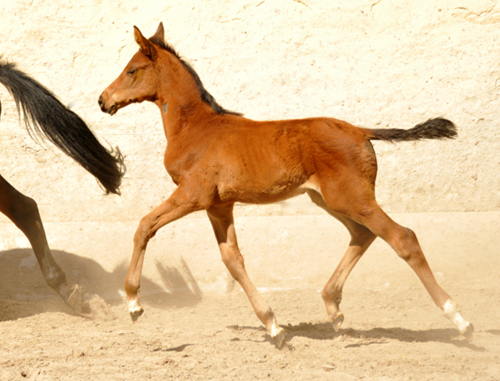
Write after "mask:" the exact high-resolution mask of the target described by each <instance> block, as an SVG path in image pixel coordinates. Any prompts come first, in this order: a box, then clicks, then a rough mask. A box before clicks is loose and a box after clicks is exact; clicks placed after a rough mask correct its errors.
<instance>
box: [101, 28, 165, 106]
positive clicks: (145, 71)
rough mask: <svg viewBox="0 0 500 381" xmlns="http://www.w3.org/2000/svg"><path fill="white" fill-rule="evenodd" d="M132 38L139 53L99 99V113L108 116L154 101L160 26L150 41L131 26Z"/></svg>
mask: <svg viewBox="0 0 500 381" xmlns="http://www.w3.org/2000/svg"><path fill="white" fill-rule="evenodd" d="M134 38H135V41H136V42H137V44H138V45H139V51H138V52H137V53H135V54H134V56H133V57H132V59H131V60H130V61H129V63H128V64H127V66H125V69H123V71H122V73H121V74H120V75H119V76H118V78H116V79H115V81H114V82H113V83H112V84H111V85H109V86H108V87H107V88H106V90H104V91H103V93H102V94H101V96H100V97H99V106H100V107H101V110H102V111H103V112H107V113H109V114H110V115H113V114H115V113H116V112H117V111H118V110H119V109H120V108H122V107H125V106H127V105H129V104H131V103H136V102H142V101H152V102H154V101H155V100H156V96H157V95H156V94H157V92H158V83H159V78H158V71H157V70H155V68H156V58H157V56H158V46H155V44H157V45H160V44H161V43H164V30H163V24H162V23H160V25H159V26H158V29H157V30H156V33H155V34H154V35H153V36H152V37H151V38H149V39H147V38H145V37H144V36H143V35H142V33H141V31H140V30H139V29H138V28H137V27H135V26H134Z"/></svg>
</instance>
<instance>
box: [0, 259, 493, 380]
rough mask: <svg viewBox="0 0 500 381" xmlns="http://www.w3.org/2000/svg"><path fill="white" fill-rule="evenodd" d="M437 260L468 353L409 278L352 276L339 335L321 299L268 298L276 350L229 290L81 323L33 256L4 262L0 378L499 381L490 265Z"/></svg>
mask: <svg viewBox="0 0 500 381" xmlns="http://www.w3.org/2000/svg"><path fill="white" fill-rule="evenodd" d="M55 255H56V257H57V256H58V253H55ZM443 255H444V256H446V255H448V256H449V258H447V257H443V258H441V259H442V261H443V262H446V261H449V263H450V266H449V268H451V269H453V270H454V271H453V272H452V271H449V272H446V273H445V274H444V275H443V274H441V273H440V272H438V273H437V277H438V279H440V281H441V283H442V285H443V286H444V287H445V289H447V291H448V292H450V293H451V294H452V295H454V296H455V299H456V300H457V301H459V302H460V303H461V304H462V310H463V312H464V315H465V316H466V318H468V319H470V320H471V321H472V322H473V323H474V324H475V327H476V332H475V337H474V341H473V342H472V343H469V342H467V341H466V340H465V339H463V338H462V337H460V336H458V334H457V332H456V331H455V330H454V328H453V327H452V326H451V324H450V323H449V322H448V321H447V320H446V319H445V318H444V317H442V316H441V314H440V312H439V311H438V309H437V308H435V307H434V305H433V304H432V302H431V300H430V298H429V296H428V295H427V293H426V292H425V290H424V289H423V287H422V286H421V285H420V284H419V283H418V282H417V281H415V279H414V278H416V277H415V276H414V275H413V274H411V272H409V271H392V270H390V271H387V272H385V273H384V272H383V271H379V270H378V269H375V270H376V271H374V272H373V274H371V275H363V276H355V275H354V274H355V273H356V269H355V271H354V273H353V276H352V278H351V279H349V281H348V283H347V285H346V288H345V292H344V301H343V304H342V309H343V312H344V314H345V315H346V320H345V322H344V325H343V327H342V329H341V330H340V332H339V333H338V334H336V333H334V332H333V330H332V328H331V326H330V324H328V323H327V319H326V314H325V312H324V307H323V304H322V301H321V297H320V295H319V293H318V290H317V289H294V290H274V291H268V292H265V294H264V296H265V299H266V300H267V301H268V303H269V305H270V306H272V308H273V310H274V311H275V313H276V315H277V318H278V322H279V323H280V324H281V325H282V326H283V327H284V328H286V330H287V331H288V343H287V345H286V346H285V347H284V348H283V349H281V350H278V349H277V348H275V347H274V345H273V344H272V343H271V342H270V340H269V338H268V337H267V335H266V332H265V330H264V328H263V327H262V326H261V325H260V322H259V321H258V320H257V318H256V317H255V315H254V313H253V311H252V309H251V307H250V304H249V303H248V301H247V299H246V296H245V295H244V294H243V293H242V292H241V291H240V290H238V289H237V288H235V289H234V290H233V291H231V292H229V293H228V294H227V295H222V294H207V293H205V294H202V293H201V292H197V293H194V292H191V291H189V289H187V288H186V289H185V290H179V292H177V293H175V294H157V295H149V296H146V297H144V298H143V301H144V305H145V307H146V312H145V314H144V315H143V316H142V318H141V319H140V320H139V321H138V322H137V323H136V324H132V323H131V321H130V319H129V317H128V313H127V311H126V306H125V303H124V302H123V301H122V300H121V299H119V298H117V299H114V300H108V303H104V302H99V300H98V299H96V300H95V302H94V303H93V308H94V313H93V316H92V318H84V317H80V316H76V315H75V314H73V313H72V312H71V311H70V310H69V309H68V308H67V307H66V306H65V305H64V304H63V303H62V302H61V301H60V300H59V299H58V298H57V297H55V296H54V294H53V293H52V291H51V290H50V289H49V288H48V287H47V286H45V285H44V283H43V280H42V278H41V275H40V274H39V271H38V270H37V269H36V268H31V267H30V266H24V267H23V265H22V264H23V261H24V263H26V262H28V261H31V258H30V253H29V250H18V251H12V252H11V253H3V255H2V264H3V266H2V268H1V274H0V275H1V276H0V379H1V380H22V379H29V380H89V379H92V380H145V379H161V380H165V379H178V380H188V379H190V380H208V379H214V380H229V379H230V380H254V379H270V380H313V379H314V380H323V379H324V380H358V379H364V380H499V379H500V320H499V317H500V306H499V304H498V295H500V284H499V282H498V274H497V272H496V271H495V269H497V268H498V260H496V262H495V259H493V262H492V261H491V260H490V261H486V260H477V261H476V263H475V265H473V266H468V270H467V272H464V271H455V270H456V268H455V267H456V266H455V265H453V261H452V259H453V258H452V255H453V254H452V253H450V254H443ZM392 260H393V261H396V262H397V261H398V259H397V258H392ZM12 266H15V267H12ZM405 266H406V265H405ZM12 268H15V269H18V268H21V272H20V273H17V274H16V273H15V272H13V271H12ZM81 281H82V282H83V281H84V279H81ZM117 282H118V281H117ZM318 286H319V287H321V286H320V285H319V284H318Z"/></svg>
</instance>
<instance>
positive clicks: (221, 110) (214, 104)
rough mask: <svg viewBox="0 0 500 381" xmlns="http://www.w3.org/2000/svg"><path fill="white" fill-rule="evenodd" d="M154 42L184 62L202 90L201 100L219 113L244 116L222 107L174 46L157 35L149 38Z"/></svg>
mask: <svg viewBox="0 0 500 381" xmlns="http://www.w3.org/2000/svg"><path fill="white" fill-rule="evenodd" d="M149 41H151V42H152V43H153V44H155V45H158V46H159V47H160V48H162V49H165V50H166V51H167V52H169V53H172V54H173V55H174V56H175V57H177V59H178V60H179V61H180V62H181V63H182V65H183V66H184V67H185V68H186V69H187V71H188V72H189V74H191V76H192V77H193V79H194V81H195V82H196V85H197V86H198V90H199V92H200V96H201V100H202V101H203V102H205V103H207V104H209V105H210V107H212V109H213V110H214V111H215V112H216V113H217V114H222V115H224V114H229V115H236V116H242V115H243V114H241V113H239V112H235V111H229V110H226V109H225V108H224V107H222V106H221V105H220V104H218V103H217V101H216V100H215V98H214V97H213V96H212V94H210V93H209V92H208V91H207V89H205V87H204V86H203V83H202V82H201V79H200V77H199V75H198V73H196V71H195V70H194V69H193V67H192V66H191V65H190V64H188V63H187V62H186V61H184V60H183V59H182V58H181V56H180V55H179V53H177V52H176V51H175V49H174V47H173V46H172V45H170V44H168V43H166V42H165V41H163V40H162V39H160V38H156V37H155V36H153V37H151V38H150V39H149Z"/></svg>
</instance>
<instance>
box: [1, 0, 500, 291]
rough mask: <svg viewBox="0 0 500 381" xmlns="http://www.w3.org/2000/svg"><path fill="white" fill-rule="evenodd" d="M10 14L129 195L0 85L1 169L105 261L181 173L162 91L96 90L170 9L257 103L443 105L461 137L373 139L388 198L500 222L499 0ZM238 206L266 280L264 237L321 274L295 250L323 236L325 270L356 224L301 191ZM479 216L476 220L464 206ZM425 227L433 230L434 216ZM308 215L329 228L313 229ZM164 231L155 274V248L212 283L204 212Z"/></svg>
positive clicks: (16, 0)
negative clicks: (34, 136) (139, 94)
mask: <svg viewBox="0 0 500 381" xmlns="http://www.w3.org/2000/svg"><path fill="white" fill-rule="evenodd" d="M0 20H1V21H2V25H1V28H0V47H1V49H0V54H3V56H4V59H7V60H9V61H13V62H16V63H17V64H18V66H19V67H20V68H21V69H23V70H24V71H26V72H27V73H29V74H30V75H32V76H33V77H35V78H36V79H38V80H39V81H40V82H42V83H43V84H45V85H46V86H47V87H49V88H50V89H52V90H53V91H54V92H55V93H56V94H57V95H58V96H59V98H60V99H61V100H62V101H63V102H65V103H66V104H68V105H70V106H71V108H72V109H73V110H74V111H75V112H77V113H78V114H79V115H80V116H82V117H83V118H84V119H85V120H86V121H87V122H88V123H89V124H90V125H91V126H92V128H93V130H94V131H95V132H96V133H97V134H98V136H99V137H100V138H101V139H102V140H103V141H106V142H109V144H111V145H113V146H115V145H118V146H119V147H120V149H121V150H122V152H123V153H124V154H125V155H126V163H127V166H128V172H127V175H126V178H125V179H124V183H123V187H122V196H121V197H115V196H104V195H103V193H102V191H101V190H100V189H99V187H98V186H97V184H96V182H95V180H94V179H93V178H91V176H90V175H88V174H87V173H86V172H85V171H84V170H83V169H81V168H80V167H78V166H76V165H75V164H74V163H72V162H71V161H70V160H69V159H67V158H65V157H64V156H63V155H62V154H61V153H60V152H58V151H57V150H56V149H55V148H53V147H40V146H39V145H37V144H36V143H34V142H33V141H32V140H31V139H30V138H29V136H28V135H27V133H26V132H25V130H24V128H23V127H22V126H21V124H20V123H19V119H18V115H17V112H16V110H15V106H14V104H13V101H12V98H11V97H10V96H9V95H8V93H7V92H6V91H5V89H4V88H0V99H1V100H2V105H3V110H4V111H3V115H2V119H1V122H0V150H1V154H0V173H1V174H2V175H3V176H4V177H6V178H7V179H8V180H9V181H10V182H11V183H12V184H13V185H15V186H16V187H17V188H18V189H19V190H20V191H22V192H24V193H26V194H28V195H30V196H32V197H33V198H35V199H36V200H37V201H38V203H39V207H40V210H41V213H42V216H43V219H44V221H45V223H46V227H47V233H48V235H49V241H50V242H51V246H52V247H53V248H54V249H59V250H66V251H69V252H72V253H75V254H77V255H80V256H84V257H88V258H92V260H94V261H96V262H97V263H99V264H100V265H102V266H103V267H104V268H105V269H106V270H107V271H112V270H113V269H114V268H116V266H117V263H121V262H127V261H128V258H129V255H130V250H131V241H132V235H133V231H134V229H135V226H136V225H137V222H138V220H139V219H140V217H141V216H143V215H144V214H146V213H147V212H148V211H149V210H151V208H152V207H153V206H155V205H157V204H158V203H160V202H161V200H163V199H164V198H165V197H167V196H168V195H169V193H170V192H171V191H172V190H173V189H174V185H173V184H172V182H171V181H170V179H169V177H168V175H167V174H166V172H165V171H164V169H163V165H162V155H163V152H164V149H165V145H166V140H165V137H164V135H163V132H162V128H161V125H160V118H159V111H158V110H157V109H156V106H154V105H151V104H139V105H132V106H129V107H127V108H126V109H123V110H121V111H120V112H119V113H118V114H117V115H115V116H113V117H110V116H109V115H105V114H103V113H101V111H100V110H99V108H98V106H97V98H98V96H99V94H100V93H101V92H102V90H103V89H104V88H105V87H106V86H107V85H108V84H109V83H110V82H111V81H112V80H114V79H115V77H116V76H117V75H118V74H119V73H120V71H121V70H122V68H123V67H124V65H125V64H126V63H127V61H128V60H129V58H130V57H131V56H132V54H133V53H134V52H135V51H136V49H137V47H136V45H135V43H134V41H133V36H132V26H133V25H137V26H138V27H139V28H140V29H141V30H142V31H143V33H144V34H145V35H146V36H149V35H151V34H152V33H154V31H155V30H156V27H157V26H158V23H159V22H160V21H163V23H164V25H165V32H166V37H167V39H168V41H169V42H170V43H171V44H173V46H174V47H176V49H177V50H178V51H179V52H180V53H181V55H182V56H184V57H185V58H186V60H187V61H188V62H190V63H191V64H192V65H193V66H194V68H195V69H196V71H197V72H198V74H199V75H200V77H201V79H202V80H203V82H204V84H205V86H206V88H207V89H208V90H209V91H210V92H211V93H212V94H213V95H214V97H215V98H216V99H217V100H218V102H219V103H220V104H222V105H223V106H224V107H226V108H228V109H232V110H237V111H240V112H243V113H244V114H245V115H246V116H247V117H250V118H254V119H259V120H264V119H280V118H300V117H310V116H332V117H336V118H339V119H344V120H347V121H349V122H351V123H353V124H355V125H359V126H366V127H376V128H384V127H401V128H409V127H412V126H414V125H415V124H417V123H419V122H422V121H424V120H426V119H427V118H430V117H435V116H443V117H446V118H448V119H451V120H452V121H454V122H455V123H456V125H457V126H458V129H459V138H458V139H457V140H455V141H444V142H443V141H441V142H436V141H430V142H419V143H400V144H397V145H391V144H387V143H380V142H376V143H375V150H376V151H377V154H378V160H379V176H378V180H377V197H378V200H379V202H380V204H381V205H382V206H383V207H384V209H385V210H386V211H388V212H390V213H398V214H397V215H398V216H399V215H401V216H402V218H403V219H405V218H406V219H408V218H409V220H412V219H411V217H405V215H406V213H435V215H439V216H445V215H446V216H448V220H446V221H448V222H443V220H442V219H441V220H439V221H440V223H439V224H437V225H438V226H434V225H432V224H431V223H429V226H428V229H429V230H428V232H435V233H436V234H437V235H438V236H440V235H442V234H443V231H446V229H444V228H443V226H448V228H447V229H453V225H454V222H455V221H457V219H463V218H466V219H467V221H468V222H467V223H466V224H465V223H464V224H461V225H460V224H458V225H460V226H462V227H463V226H465V225H467V226H468V227H467V229H466V230H469V231H470V229H471V227H474V226H480V225H481V223H482V221H485V219H484V216H488V217H487V218H486V220H488V221H489V222H490V223H491V222H493V223H495V222H496V221H498V216H499V215H500V214H499V213H498V212H500V176H499V173H500V154H499V152H500V132H499V131H500V130H499V127H498V120H500V118H499V116H500V107H499V94H500V86H499V79H500V66H499V62H500V49H499V46H500V44H499V39H500V37H499V36H500V34H499V32H498V25H499V22H500V5H496V3H495V2H492V1H487V0H474V1H472V0H458V1H457V0H444V1H440V2H433V1H427V0H426V1H418V2H417V1H388V0H382V1H373V0H372V1H356V0H354V1H353V0H349V1H347V0H346V1H329V0H315V1H313V0H274V1H273V0H256V1H223V0H219V1H215V0H212V1H193V0H188V1H170V0H166V1H132V0H130V1H126V0H124V1H116V0H107V1H101V0H92V1H90V0H89V1H73V0H65V1H62V0H50V1H48V0H46V1H43V0H31V1H24V0H23V1H21V0H8V1H7V0H0ZM463 212H481V213H477V214H474V213H472V214H467V213H463ZM437 213H441V214H437ZM237 215H238V216H240V217H242V219H241V221H243V222H242V223H241V224H240V225H238V226H240V227H241V228H240V237H242V238H241V240H243V241H244V242H245V244H244V246H245V247H244V250H246V252H249V253H253V254H252V256H254V257H255V256H257V257H258V258H260V259H258V262H259V263H262V266H260V267H256V268H255V270H254V273H257V274H256V275H255V277H256V278H258V279H261V280H262V283H263V284H264V283H266V282H267V283H269V282H268V281H269V279H271V278H273V276H274V278H276V276H275V275H272V276H271V275H269V274H270V273H272V274H275V273H276V267H274V269H271V270H269V269H266V266H264V264H265V263H266V260H265V259H262V258H266V257H265V256H264V254H265V252H266V251H268V249H269V247H271V249H272V250H271V249H269V250H270V251H271V252H270V253H269V254H267V255H272V256H274V258H278V259H279V258H281V255H282V254H283V255H284V256H283V258H288V259H283V260H286V261H287V264H290V265H289V266H292V267H293V265H291V264H293V263H296V264H297V267H296V269H299V270H298V271H299V272H300V271H302V273H300V274H302V275H300V274H299V275H296V276H298V277H299V278H301V279H304V278H308V277H309V278H308V279H312V278H314V271H315V269H316V268H317V267H316V264H314V265H312V266H308V265H307V266H306V265H304V263H303V261H302V260H301V255H302V254H303V252H304V251H307V250H313V251H314V252H315V253H316V254H315V256H317V257H318V258H322V259H321V260H320V262H321V261H326V260H328V261H331V263H332V270H333V263H335V262H337V261H338V259H339V256H338V255H339V254H340V253H341V252H342V251H343V245H345V244H346V240H347V236H346V234H345V233H344V232H343V228H342V227H341V226H339V225H338V224H336V223H335V222H333V221H332V222H330V219H329V218H328V217H325V216H324V213H323V212H322V211H320V210H319V209H317V208H315V207H313V206H312V205H311V204H310V202H309V201H308V200H307V199H306V198H303V197H299V198H297V199H294V200H290V201H287V202H283V203H279V204H275V205H270V206H265V207H263V206H259V207H255V206H238V208H237ZM471 215H473V216H476V218H477V220H478V222H477V223H470V216H471ZM277 216H285V217H284V218H281V219H280V218H276V217H277ZM457 216H458V217H457ZM460 216H462V217H460ZM464 216H468V217H464ZM481 216H483V217H481ZM415 218H418V217H415ZM440 218H441V217H440ZM443 218H444V217H443ZM429 220H432V218H430V219H429ZM311 221H316V222H315V223H314V224H312V222H311ZM461 221H462V220H461ZM262 226H267V228H265V229H262ZM419 226H421V230H422V234H424V235H425V234H427V233H428V232H427V231H426V229H427V225H426V224H425V223H423V222H422V223H419ZM449 226H451V227H449ZM294 229H295V230H294ZM440 229H441V230H440ZM442 229H444V230H442ZM464 229H465V228H464ZM309 231H310V232H313V231H314V232H324V233H318V234H320V235H321V234H326V236H323V235H322V236H321V237H322V240H321V239H318V240H315V242H314V244H313V243H312V242H309V243H307V241H308V239H309V238H310V233H309ZM461 232H462V231H460V230H459V233H460V234H458V236H462V234H461ZM417 233H418V232H417ZM462 233H463V236H464V237H466V236H467V231H465V230H464V231H463V232H462ZM301 234H302V235H303V238H304V240H305V241H306V245H305V246H300V249H299V248H298V246H296V245H295V244H294V243H293V241H294V240H299V241H300V235H301ZM329 234H330V235H329ZM296 236H298V237H296ZM243 237H244V238H243ZM287 237H293V239H289V238H287ZM475 238H476V239H477V238H478V237H477V236H476V237H475ZM490 238H491V237H490ZM464 239H465V238H464ZM157 241H158V242H159V243H161V245H160V244H159V243H156V244H152V247H151V249H150V252H148V256H149V257H151V258H149V259H147V266H150V267H147V268H146V269H145V271H146V273H148V272H149V274H150V277H151V278H152V279H157V278H158V277H159V276H158V271H157V269H155V268H154V264H155V263H156V264H157V262H155V261H158V260H161V261H171V263H170V264H169V266H174V267H175V263H176V262H175V261H179V260H180V259H185V261H186V262H187V264H188V266H189V267H191V268H192V269H193V271H192V272H193V273H194V275H195V276H196V277H197V278H198V279H200V281H201V282H202V283H203V282H204V284H206V285H210V284H218V283H217V282H218V281H219V279H220V278H221V276H223V275H221V274H224V269H223V268H222V265H221V263H220V261H219V259H218V253H217V248H216V245H215V242H214V239H213V238H212V236H211V232H210V229H209V224H208V222H206V221H205V219H204V215H203V214H202V213H200V214H196V215H194V216H191V217H189V218H187V219H186V221H182V222H179V223H177V224H176V225H174V226H173V227H167V228H165V229H164V231H162V232H161V234H159V238H158V240H157ZM322 241H324V242H322ZM337 241H338V242H339V244H341V247H340V248H338V247H337V246H335V253H336V255H335V257H332V254H331V250H332V249H333V247H332V242H337ZM183 242H187V243H188V247H186V246H185V245H184V244H183ZM273 242H274V243H279V245H275V244H274V243H273ZM155 245H156V246H155ZM18 246H27V242H26V240H25V239H24V238H23V237H22V236H21V235H20V233H17V232H16V231H15V229H14V228H12V227H11V226H10V225H9V223H8V221H7V220H6V219H5V218H4V217H3V216H0V250H7V249H12V248H14V247H18ZM280 247H282V249H281V250H280ZM192 252H195V253H196V254H192ZM200 253H205V254H207V255H200ZM261 254H262V256H260V255H261ZM307 255H308V256H309V253H308V254H307ZM193 256H194V257H193ZM198 257H199V258H198ZM159 258H161V259H159ZM172 258H173V259H172ZM190 258H196V260H192V259H190ZM202 258H204V259H202ZM293 258H295V260H292V259H293ZM205 260H206V261H207V262H204V261H205ZM148 261H149V262H148ZM200 261H201V262H200ZM201 263H202V264H203V265H201ZM157 267H158V266H157ZM304 267H306V268H307V269H303V268H304ZM318 268H319V267H318ZM155 271H156V272H155ZM278 272H279V271H278ZM290 272H291V273H293V271H290ZM155 274H156V275H155ZM259 277H260V278H259ZM279 278H280V277H279V276H278V277H277V279H279ZM282 278H285V276H284V275H283V277H282ZM293 278H294V275H293V274H289V275H286V279H288V280H289V281H290V282H292V281H293ZM325 280H326V279H325ZM278 283H279V282H278ZM165 287H167V285H165ZM207 287H208V286H207ZM167 288H168V287H167Z"/></svg>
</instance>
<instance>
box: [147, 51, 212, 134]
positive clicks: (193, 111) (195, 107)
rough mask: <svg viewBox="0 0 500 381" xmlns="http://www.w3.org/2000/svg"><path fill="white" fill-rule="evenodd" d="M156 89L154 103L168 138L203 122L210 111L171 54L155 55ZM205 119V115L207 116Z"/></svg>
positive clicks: (188, 74) (184, 70)
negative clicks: (156, 57)
mask: <svg viewBox="0 0 500 381" xmlns="http://www.w3.org/2000/svg"><path fill="white" fill-rule="evenodd" d="M157 70H158V71H159V87H158V93H157V97H156V100H155V101H154V103H155V104H156V105H157V106H158V108H159V109H160V112H161V117H162V121H163V127H164V129H165V135H166V137H167V139H169V138H170V137H173V136H174V135H175V134H178V133H179V132H180V131H182V130H183V129H185V128H187V127H188V126H192V125H193V124H194V122H193V120H194V119H195V118H196V119H199V120H200V119H201V120H202V119H203V116H204V115H205V114H207V113H213V110H212V108H211V107H210V106H209V105H207V104H206V103H205V102H203V101H202V99H201V95H200V90H199V89H198V85H197V84H196V81H195V80H194V78H193V76H192V75H191V73H189V71H188V70H187V68H186V67H185V66H184V65H183V64H182V62H180V60H179V59H178V58H177V57H175V56H174V55H173V54H172V53H169V52H161V55H158V63H157ZM207 116H208V114H207Z"/></svg>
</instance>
